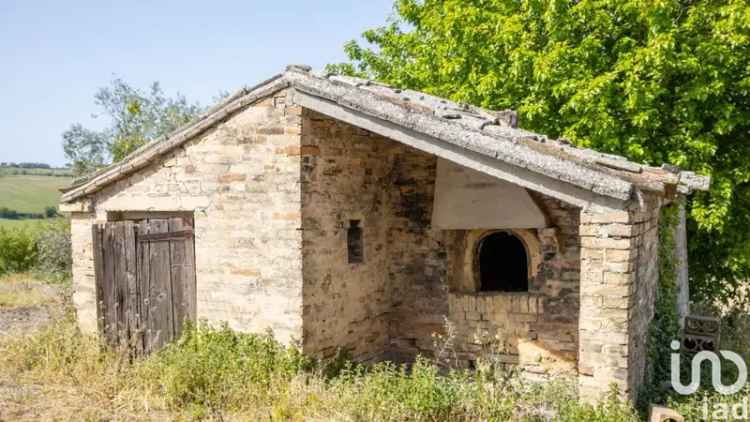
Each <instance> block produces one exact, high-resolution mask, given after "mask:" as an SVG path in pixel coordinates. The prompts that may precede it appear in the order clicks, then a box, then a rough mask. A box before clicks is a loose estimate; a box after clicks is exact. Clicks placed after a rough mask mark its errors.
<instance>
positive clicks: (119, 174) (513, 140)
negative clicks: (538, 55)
mask: <svg viewBox="0 0 750 422" xmlns="http://www.w3.org/2000/svg"><path fill="white" fill-rule="evenodd" d="M286 88H293V90H292V97H293V101H294V102H295V103H297V104H300V105H302V106H303V107H306V108H309V109H312V110H315V111H318V112H320V113H322V114H327V115H330V116H331V117H334V118H338V119H340V120H343V121H347V122H348V123H351V124H353V125H355V126H360V127H363V128H365V129H368V130H371V131H373V132H376V133H379V134H381V135H384V136H387V137H389V138H392V139H394V140H397V141H400V142H404V143H407V144H410V145H412V146H414V147H417V148H419V149H423V150H425V151H428V152H433V153H435V154H436V155H439V156H441V155H442V156H443V158H447V159H451V160H453V161H456V162H459V158H461V159H463V158H466V159H467V160H470V161H471V160H473V161H472V162H474V163H477V165H476V166H474V167H475V169H476V170H479V171H484V172H486V173H488V174H492V175H493V176H496V177H500V176H502V175H506V174H507V175H509V176H511V177H509V178H508V179H510V180H509V181H511V182H519V181H522V180H521V179H523V178H524V177H527V178H528V176H533V177H534V178H536V182H535V184H533V185H534V186H543V185H545V184H547V183H551V184H560V182H562V183H563V184H568V185H570V186H572V187H574V188H575V191H576V192H582V191H588V192H590V193H593V194H594V195H595V196H602V197H608V198H612V199H615V200H619V201H628V200H630V199H631V198H632V196H633V192H634V189H636V188H638V189H642V190H646V191H651V192H656V193H660V194H672V193H674V192H679V193H683V194H689V193H690V192H692V191H693V190H707V189H708V186H709V182H710V180H709V178H708V177H705V176H699V175H696V174H695V173H693V172H689V171H681V170H679V169H678V168H676V167H673V166H669V165H664V166H662V167H661V168H659V167H650V166H646V165H642V164H639V163H635V162H632V161H628V160H626V159H625V158H623V157H620V156H616V155H611V154H602V153H599V152H596V151H594V150H591V149H583V148H577V147H574V146H573V145H571V144H569V143H567V142H565V141H561V140H553V139H549V138H547V137H546V136H544V135H540V134H536V133H533V132H529V131H526V130H523V129H520V128H518V127H516V115H515V113H514V112H511V111H500V112H498V111H492V110H486V109H482V108H478V107H474V106H470V105H464V104H457V103H454V102H452V101H449V100H446V99H442V98H438V97H434V96H431V95H429V94H425V93H421V92H416V91H410V90H400V89H396V88H392V87H389V86H387V85H383V84H381V83H377V82H373V81H369V80H364V79H358V78H352V77H345V76H338V75H327V74H320V73H313V72H311V71H310V69H309V67H305V66H289V67H288V68H287V70H286V71H285V72H284V73H282V74H279V75H277V76H275V77H273V78H271V79H269V80H267V81H265V82H263V83H261V84H259V85H256V86H254V87H252V88H243V89H241V90H240V91H238V92H237V93H235V94H234V95H232V96H230V97H228V98H227V99H225V100H224V101H222V102H221V103H220V104H218V105H216V106H215V107H213V108H212V109H210V110H208V111H207V112H206V113H204V114H203V115H202V116H200V117H199V118H198V119H196V120H195V121H194V122H192V123H190V124H188V125H186V126H184V127H182V128H180V129H178V130H177V131H175V132H174V133H172V134H170V135H169V136H166V137H164V138H161V139H158V140H156V141H154V142H151V143H149V144H147V145H144V146H143V147H141V148H139V149H138V150H136V151H135V152H133V153H132V154H130V155H129V156H127V157H126V158H125V159H124V160H122V161H121V162H118V163H116V164H113V165H111V166H109V167H107V168H105V169H102V170H100V171H98V172H96V173H94V174H93V175H91V176H90V177H89V178H87V179H86V180H84V181H81V182H79V183H77V184H75V185H74V186H72V187H71V188H70V189H68V190H67V191H65V192H64V194H63V195H62V201H63V202H73V201H75V200H77V199H80V198H82V197H85V196H88V195H90V194H92V193H94V192H96V191H98V190H100V189H102V188H103V187H105V186H107V185H109V184H111V183H113V182H115V181H117V180H119V179H121V178H123V177H126V176H128V175H130V174H132V173H134V172H136V171H138V170H139V169H141V168H143V167H145V166H147V165H149V164H150V163H153V162H154V161H156V160H158V159H159V158H160V157H162V156H163V155H164V154H166V153H168V152H169V151H171V150H172V149H174V148H175V147H178V146H179V145H181V144H183V143H185V142H187V141H189V140H191V139H194V138H195V137H197V136H199V135H200V134H201V133H203V132H205V131H206V130H208V129H210V128H211V127H212V126H214V125H216V124H218V123H220V122H222V121H224V120H226V119H227V118H229V117H231V116H232V115H234V114H235V113H237V112H239V111H241V110H243V109H244V108H246V107H247V106H249V105H251V104H253V103H255V102H257V101H259V100H261V99H263V98H265V97H268V96H270V95H272V94H274V93H275V92H278V91H280V90H283V89H286ZM459 164H464V165H465V164H466V163H465V162H459ZM503 166H504V167H503ZM495 167H497V168H499V170H498V171H499V174H498V172H492V171H490V168H495ZM516 171H519V172H520V176H517V175H516V173H515V172H516ZM520 184H522V185H524V183H520ZM527 187H529V186H527ZM532 188H533V186H532ZM543 193H544V192H543Z"/></svg>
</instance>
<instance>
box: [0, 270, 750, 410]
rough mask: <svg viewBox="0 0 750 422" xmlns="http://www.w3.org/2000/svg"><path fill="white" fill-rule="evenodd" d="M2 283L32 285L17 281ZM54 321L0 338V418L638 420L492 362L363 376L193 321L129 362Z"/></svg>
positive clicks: (695, 402)
mask: <svg viewBox="0 0 750 422" xmlns="http://www.w3.org/2000/svg"><path fill="white" fill-rule="evenodd" d="M2 283H9V284H10V285H18V286H23V285H24V284H29V285H33V284H34V280H33V277H31V276H28V275H17V276H10V277H6V278H4V279H0V285H2ZM38 285H39V284H37V286H38ZM23 290H24V288H23V287H22V288H21V291H23ZM18 300H21V299H18ZM23 300H26V299H23ZM28 300H29V303H31V302H34V301H35V300H36V299H28ZM37 303H44V301H41V302H37ZM3 306H4V305H2V304H0V312H2V309H3ZM60 315H61V317H60V318H58V319H57V320H55V321H54V322H53V323H52V325H49V326H47V327H45V328H41V329H39V330H37V331H34V332H28V333H27V335H24V336H18V337H15V338H11V339H2V337H0V420H24V419H25V420H69V419H70V420H222V421H223V420H266V421H281V420H289V421H302V420H315V421H324V420H325V421H329V420H333V421H442V420H456V421H476V420H486V421H498V422H499V421H552V420H554V421H581V422H599V421H601V422H603V421H624V422H627V421H633V422H635V421H639V420H642V419H641V418H640V416H639V415H638V413H637V412H636V410H635V409H634V408H633V407H632V406H630V405H629V404H628V403H623V402H621V401H619V400H618V399H617V398H616V396H615V395H614V394H613V395H611V396H610V397H609V398H607V399H605V400H604V401H602V402H601V403H599V404H598V405H595V406H592V405H587V404H583V403H581V402H579V400H578V397H577V394H576V389H575V380H572V379H553V380H551V381H549V382H547V383H543V384H536V383H529V382H525V381H524V379H523V378H522V377H521V376H520V375H518V374H516V373H514V372H512V371H511V372H509V371H508V370H505V369H502V368H501V367H498V366H492V365H487V364H486V363H487V362H492V361H491V358H489V359H488V358H485V360H484V362H483V363H482V362H480V364H479V365H478V366H477V367H478V371H477V372H466V371H450V372H447V373H446V372H445V371H444V370H442V369H440V368H439V367H438V366H437V365H436V363H435V362H433V361H431V360H428V359H424V358H421V359H418V360H417V362H416V363H415V364H414V365H411V366H408V367H407V366H398V365H394V364H390V363H380V364H377V365H374V366H371V367H364V366H360V365H358V364H355V363H352V362H350V361H347V360H346V359H343V358H338V359H334V360H332V361H325V362H322V361H316V360H314V359H311V358H309V357H306V356H304V355H303V354H301V353H300V352H299V350H298V349H296V348H295V347H286V346H283V345H281V344H279V343H277V342H276V341H275V340H274V339H273V338H272V336H271V335H270V334H267V335H252V334H241V333H237V332H234V331H232V330H230V329H229V328H227V327H226V326H220V327H211V326H208V325H206V324H198V325H197V326H195V327H190V328H188V329H187V331H186V332H185V333H184V335H183V336H182V337H181V338H180V339H179V340H178V341H177V342H175V343H173V344H171V345H169V346H167V347H166V348H165V349H163V350H161V351H160V352H158V353H155V354H153V355H151V356H148V357H146V358H138V359H131V358H130V357H129V356H128V355H127V354H122V353H117V352H116V351H114V350H112V349H110V348H107V347H103V346H102V344H100V343H99V341H98V339H97V338H96V337H95V336H93V335H87V334H84V333H81V332H80V330H79V329H78V327H77V324H76V322H75V316H74V314H73V313H72V312H67V313H61V314H60ZM735 319H736V318H735ZM732 324H735V325H736V326H738V327H739V326H741V329H742V332H741V333H734V334H736V335H739V336H746V335H747V330H746V328H747V327H748V326H750V325H749V324H750V321H748V320H747V318H746V317H744V319H743V320H742V321H732ZM742 344H747V342H746V341H742ZM748 393H750V389H745V390H743V391H742V392H741V393H739V394H737V395H735V396H732V397H722V396H719V395H718V394H717V393H713V394H709V393H703V394H700V395H696V396H690V397H680V396H672V397H671V398H670V399H669V401H668V403H667V404H668V405H669V406H670V407H672V408H676V409H679V410H680V412H681V413H682V414H683V415H685V416H687V419H686V420H700V419H701V416H702V415H701V413H700V412H701V409H702V400H703V399H704V398H706V399H708V400H709V401H711V402H712V403H714V402H717V401H722V402H726V403H735V402H738V401H739V400H740V399H742V398H744V397H746V396H747V395H748Z"/></svg>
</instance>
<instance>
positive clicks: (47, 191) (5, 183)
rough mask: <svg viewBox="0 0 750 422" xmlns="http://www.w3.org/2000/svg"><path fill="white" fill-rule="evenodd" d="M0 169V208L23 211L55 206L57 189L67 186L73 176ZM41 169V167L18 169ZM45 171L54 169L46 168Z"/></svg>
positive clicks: (58, 196)
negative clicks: (16, 173)
mask: <svg viewBox="0 0 750 422" xmlns="http://www.w3.org/2000/svg"><path fill="white" fill-rule="evenodd" d="M5 170H8V168H2V169H0V208H9V209H11V210H15V211H18V212H23V213H44V209H45V208H46V207H50V206H57V204H58V202H59V199H60V191H59V189H60V188H62V187H66V186H69V185H70V184H71V182H72V181H73V178H72V177H70V176H66V175H58V174H56V175H55V176H56V177H50V176H41V175H38V174H21V175H8V174H9V173H3V171H5ZM19 170H29V171H43V170H42V169H19ZM46 171H55V170H54V169H53V170H50V169H48V170H46ZM10 174H12V173H10Z"/></svg>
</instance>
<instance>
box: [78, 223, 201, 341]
mask: <svg viewBox="0 0 750 422" xmlns="http://www.w3.org/2000/svg"><path fill="white" fill-rule="evenodd" d="M93 235H94V264H95V266H94V267H95V273H96V294H97V313H98V315H97V316H98V319H99V329H100V332H101V334H102V336H103V338H104V339H105V340H106V341H107V343H109V344H111V345H113V346H119V347H123V346H127V347H128V348H129V349H130V350H132V351H133V352H134V353H136V354H144V353H146V354H147V353H150V352H152V351H154V350H158V349H160V348H161V347H163V346H164V345H165V344H167V343H168V342H170V341H172V340H174V339H176V338H178V337H179V335H180V334H181V333H182V329H183V327H184V323H185V321H186V320H189V321H195V308H196V292H195V248H194V239H193V229H192V220H190V219H187V218H169V219H149V220H142V221H139V222H134V221H122V222H112V223H105V224H100V225H95V226H94V229H93Z"/></svg>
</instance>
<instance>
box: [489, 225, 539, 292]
mask: <svg viewBox="0 0 750 422" xmlns="http://www.w3.org/2000/svg"><path fill="white" fill-rule="evenodd" d="M477 255H478V264H479V280H480V286H479V290H480V291H483V292H526V291H528V290H529V272H528V265H529V263H528V256H527V254H526V247H525V246H524V244H523V242H521V240H520V239H519V238H517V237H516V236H514V235H512V234H510V233H506V232H495V233H492V234H490V235H488V236H485V237H484V238H483V239H482V240H481V241H480V242H479V246H478V247H477Z"/></svg>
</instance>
